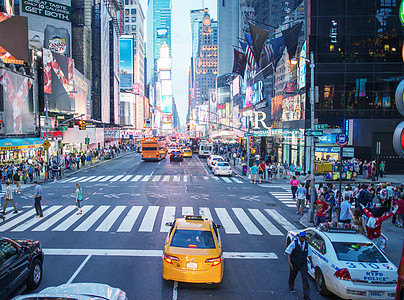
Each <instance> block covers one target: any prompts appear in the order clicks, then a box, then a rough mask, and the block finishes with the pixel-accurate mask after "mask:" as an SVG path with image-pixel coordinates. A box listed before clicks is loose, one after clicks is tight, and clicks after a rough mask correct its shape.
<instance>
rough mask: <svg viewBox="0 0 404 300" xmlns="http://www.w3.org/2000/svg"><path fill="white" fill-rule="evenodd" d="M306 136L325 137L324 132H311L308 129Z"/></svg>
mask: <svg viewBox="0 0 404 300" xmlns="http://www.w3.org/2000/svg"><path fill="white" fill-rule="evenodd" d="M304 135H305V136H323V135H324V132H323V131H322V130H311V129H307V130H306V131H305V132H304Z"/></svg>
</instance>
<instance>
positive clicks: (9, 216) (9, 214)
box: [4, 206, 32, 221]
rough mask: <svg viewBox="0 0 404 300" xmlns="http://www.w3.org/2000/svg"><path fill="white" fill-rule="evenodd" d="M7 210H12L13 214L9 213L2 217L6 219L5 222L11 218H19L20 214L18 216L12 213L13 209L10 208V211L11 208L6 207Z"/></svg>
mask: <svg viewBox="0 0 404 300" xmlns="http://www.w3.org/2000/svg"><path fill="white" fill-rule="evenodd" d="M31 207H32V206H30V208H31ZM8 208H10V210H8V211H11V210H12V211H13V212H10V213H8V214H6V215H4V217H5V218H6V220H7V221H8V220H10V219H12V218H14V217H17V216H21V213H19V214H15V213H14V208H12V209H11V207H8ZM6 212H7V210H6Z"/></svg>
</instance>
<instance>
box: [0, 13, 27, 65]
mask: <svg viewBox="0 0 404 300" xmlns="http://www.w3.org/2000/svg"><path fill="white" fill-rule="evenodd" d="M0 58H1V59H2V60H3V62H5V63H14V64H16V65H23V64H24V62H28V20H27V18H25V17H21V16H12V17H10V16H8V15H6V14H4V13H2V12H0Z"/></svg>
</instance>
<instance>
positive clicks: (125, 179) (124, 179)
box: [120, 175, 132, 181]
mask: <svg viewBox="0 0 404 300" xmlns="http://www.w3.org/2000/svg"><path fill="white" fill-rule="evenodd" d="M131 177H132V175H126V176H125V177H124V178H122V179H121V180H120V181H128V180H129V178H131Z"/></svg>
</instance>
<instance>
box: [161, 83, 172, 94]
mask: <svg viewBox="0 0 404 300" xmlns="http://www.w3.org/2000/svg"><path fill="white" fill-rule="evenodd" d="M161 94H162V95H172V94H173V88H172V83H171V80H162V81H161Z"/></svg>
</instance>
